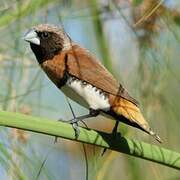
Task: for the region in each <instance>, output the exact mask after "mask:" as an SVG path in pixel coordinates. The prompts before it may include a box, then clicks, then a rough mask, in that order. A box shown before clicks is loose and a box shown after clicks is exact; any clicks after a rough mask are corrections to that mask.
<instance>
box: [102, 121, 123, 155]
mask: <svg viewBox="0 0 180 180" xmlns="http://www.w3.org/2000/svg"><path fill="white" fill-rule="evenodd" d="M118 125H119V121H116V123H115V126H114V128H113V130H112V133H111V134H112V138H114V139H115V138H116V136H117V133H118V132H117V128H118ZM106 150H107V148H104V149H103V152H102V153H101V156H103V155H104V153H105V152H106Z"/></svg>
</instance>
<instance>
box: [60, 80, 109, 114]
mask: <svg viewBox="0 0 180 180" xmlns="http://www.w3.org/2000/svg"><path fill="white" fill-rule="evenodd" d="M61 89H62V91H63V92H64V94H66V95H67V96H68V97H70V98H71V99H72V100H74V101H76V102H77V103H79V104H80V105H82V106H84V107H86V108H92V109H95V110H97V109H102V110H105V111H106V110H109V108H110V104H109V99H108V97H107V96H106V95H105V94H104V93H103V92H101V90H99V89H97V88H96V87H93V86H92V85H91V84H88V83H85V84H84V83H83V82H82V81H81V80H78V79H75V80H74V79H73V80H72V79H71V78H70V79H69V80H68V81H67V83H66V85H65V86H64V87H62V88H61Z"/></svg>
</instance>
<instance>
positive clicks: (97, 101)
mask: <svg viewBox="0 0 180 180" xmlns="http://www.w3.org/2000/svg"><path fill="white" fill-rule="evenodd" d="M24 40H25V41H27V42H29V43H30V48H31V50H32V51H33V53H34V55H35V57H36V59H37V61H38V63H39V65H40V66H41V68H42V69H43V71H44V72H45V73H46V74H47V76H48V77H49V79H50V80H51V81H52V82H53V83H54V84H55V85H56V87H57V88H58V89H60V90H61V91H62V92H63V93H64V94H65V95H66V96H67V97H69V98H70V99H72V100H73V101H75V102H77V103H78V104H80V105H81V106H83V107H85V108H87V109H88V110H89V113H88V114H87V115H83V116H79V117H77V118H74V119H73V120H72V121H71V123H72V124H73V128H74V129H75V132H76V135H77V136H78V134H79V132H78V128H77V122H78V121H80V120H82V119H86V118H90V117H96V116H98V115H103V116H108V117H110V118H111V119H113V120H115V122H116V123H115V126H114V128H113V133H115V131H117V127H118V123H119V122H123V123H125V124H127V125H130V126H132V127H135V128H138V129H140V130H142V131H144V132H146V133H147V134H149V135H151V136H153V137H154V138H155V139H156V140H157V141H158V142H160V143H161V142H162V141H161V139H160V137H159V136H158V135H157V134H156V133H155V132H154V131H153V130H152V129H151V128H150V126H149V124H148V122H147V121H146V120H145V118H144V116H143V114H142V113H141V110H140V107H139V103H138V101H137V100H135V99H134V98H133V97H132V96H130V94H129V93H128V91H127V89H125V88H124V86H122V84H120V83H119V82H118V81H117V80H116V79H115V78H114V77H113V75H112V74H111V73H110V72H109V71H108V70H107V69H106V68H105V66H104V65H103V64H102V63H101V62H100V60H99V59H98V58H96V56H95V55H93V54H92V53H91V52H90V51H89V50H87V49H86V48H83V47H81V46H80V45H79V44H77V43H76V42H74V41H73V40H72V39H71V38H70V36H69V35H68V34H67V33H66V32H65V30H64V28H61V27H58V26H55V25H51V24H38V25H36V26H34V27H32V28H30V29H29V30H28V31H27V33H26V34H25V35H24Z"/></svg>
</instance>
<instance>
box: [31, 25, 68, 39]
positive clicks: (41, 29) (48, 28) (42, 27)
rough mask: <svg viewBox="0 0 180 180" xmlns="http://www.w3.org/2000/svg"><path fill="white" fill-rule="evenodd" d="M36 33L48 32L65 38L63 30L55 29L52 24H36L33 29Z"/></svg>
mask: <svg viewBox="0 0 180 180" xmlns="http://www.w3.org/2000/svg"><path fill="white" fill-rule="evenodd" d="M33 29H35V30H36V31H38V32H50V33H55V34H58V35H59V36H61V37H64V36H67V35H66V33H65V32H64V30H63V28H60V27H57V26H55V25H52V24H38V25H36V26H34V27H33Z"/></svg>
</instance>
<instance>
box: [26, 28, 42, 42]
mask: <svg viewBox="0 0 180 180" xmlns="http://www.w3.org/2000/svg"><path fill="white" fill-rule="evenodd" d="M23 39H24V40H25V41H27V42H30V43H33V44H36V45H40V39H39V37H38V35H37V33H36V31H35V30H34V29H31V30H30V31H28V32H27V33H26V34H25V35H24V37H23Z"/></svg>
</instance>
